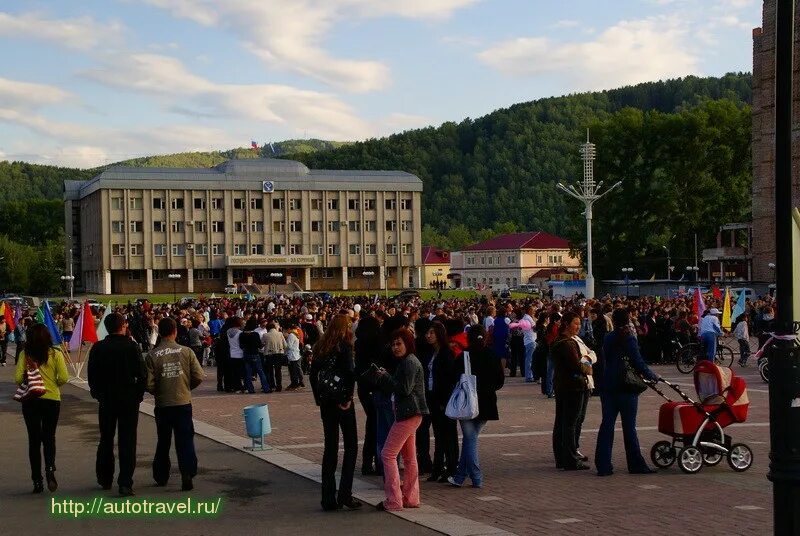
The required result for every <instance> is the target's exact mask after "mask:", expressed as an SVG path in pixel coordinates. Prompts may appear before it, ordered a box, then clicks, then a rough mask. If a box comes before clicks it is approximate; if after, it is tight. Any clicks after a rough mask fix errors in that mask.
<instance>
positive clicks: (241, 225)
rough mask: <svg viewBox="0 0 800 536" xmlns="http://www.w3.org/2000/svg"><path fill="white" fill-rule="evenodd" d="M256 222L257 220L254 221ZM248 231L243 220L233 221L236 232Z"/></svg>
mask: <svg viewBox="0 0 800 536" xmlns="http://www.w3.org/2000/svg"><path fill="white" fill-rule="evenodd" d="M253 223H255V222H253ZM246 231H247V226H246V225H245V223H244V222H243V221H235V222H233V232H234V233H244V232H246Z"/></svg>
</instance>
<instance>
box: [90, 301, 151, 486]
mask: <svg viewBox="0 0 800 536" xmlns="http://www.w3.org/2000/svg"><path fill="white" fill-rule="evenodd" d="M103 322H104V324H105V327H106V329H107V330H108V333H109V334H108V335H107V336H106V338H105V339H103V340H102V341H99V342H97V343H96V344H95V345H94V346H92V349H91V351H90V352H89V365H88V376H89V388H90V390H91V394H92V398H95V399H96V400H97V401H98V402H99V403H100V407H99V410H98V420H99V423H100V444H99V445H98V446H97V463H96V467H95V469H96V472H97V483H98V484H100V486H101V487H102V488H103V489H110V488H111V483H112V481H113V480H114V434H115V433H116V431H117V428H118V429H119V437H118V441H117V443H118V448H119V477H118V478H117V484H118V485H119V493H120V495H123V496H129V495H133V494H134V493H133V471H134V469H135V468H136V429H137V426H138V423H139V403H140V402H141V401H142V397H143V396H144V390H145V386H146V383H147V371H146V370H145V366H144V361H143V360H142V357H141V352H140V351H139V345H138V344H136V343H135V342H134V341H133V340H131V339H130V338H129V337H126V336H125V330H126V329H127V327H128V326H127V322H126V320H125V318H124V317H123V316H122V315H121V314H118V313H111V314H110V315H108V316H107V317H106V319H105V320H104V321H103Z"/></svg>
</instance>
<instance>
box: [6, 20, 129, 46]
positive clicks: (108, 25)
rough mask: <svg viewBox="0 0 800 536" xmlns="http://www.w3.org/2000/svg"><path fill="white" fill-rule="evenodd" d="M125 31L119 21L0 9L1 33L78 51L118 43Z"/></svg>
mask: <svg viewBox="0 0 800 536" xmlns="http://www.w3.org/2000/svg"><path fill="white" fill-rule="evenodd" d="M123 32H124V27H123V25H122V24H120V23H119V22H117V21H108V22H98V21H96V20H94V19H93V18H92V17H76V18H71V19H51V18H47V17H46V16H45V15H43V14H41V13H33V12H32V13H23V14H20V15H11V14H9V13H4V12H0V35H2V36H6V37H13V38H16V39H36V40H43V41H50V42H53V43H55V44H57V45H59V46H66V47H69V48H75V49H79V50H89V49H93V48H96V47H98V46H100V45H107V44H108V43H109V42H116V41H117V40H119V39H120V36H121V34H122V33H123Z"/></svg>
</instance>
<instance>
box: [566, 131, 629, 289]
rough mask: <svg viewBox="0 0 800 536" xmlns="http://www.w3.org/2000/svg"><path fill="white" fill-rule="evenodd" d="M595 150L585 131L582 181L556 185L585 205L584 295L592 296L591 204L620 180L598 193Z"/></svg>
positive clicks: (582, 152)
mask: <svg viewBox="0 0 800 536" xmlns="http://www.w3.org/2000/svg"><path fill="white" fill-rule="evenodd" d="M595 154H596V150H595V145H594V143H590V142H589V131H588V130H587V131H586V143H584V144H583V145H581V155H582V157H583V181H582V182H579V183H578V185H577V187H576V186H573V185H569V186H564V185H563V184H561V183H560V182H559V183H558V184H557V185H556V186H557V187H558V189H560V190H561V191H563V192H565V193H566V194H567V195H570V196H572V197H574V198H575V199H577V200H578V201H580V202H582V203H583V204H584V206H585V207H586V211H585V212H584V214H585V215H586V297H587V298H594V275H593V273H592V205H594V202H595V201H597V200H598V199H600V198H601V197H603V196H604V195H606V194H607V193H609V192H610V191H612V190H613V189H614V188H617V187H618V186H619V185H620V184H622V181H619V182H617V183H616V184H614V185H612V186H611V187H610V188H608V189H606V191H605V192H603V193H600V188H601V187H602V186H603V181H600V182H597V183H596V182H595V180H594V158H595Z"/></svg>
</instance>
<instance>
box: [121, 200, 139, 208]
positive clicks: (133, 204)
mask: <svg viewBox="0 0 800 536" xmlns="http://www.w3.org/2000/svg"><path fill="white" fill-rule="evenodd" d="M128 205H129V206H130V208H131V210H141V209H142V198H141V197H131V198H130V199H129V200H128ZM120 208H122V207H120Z"/></svg>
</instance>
